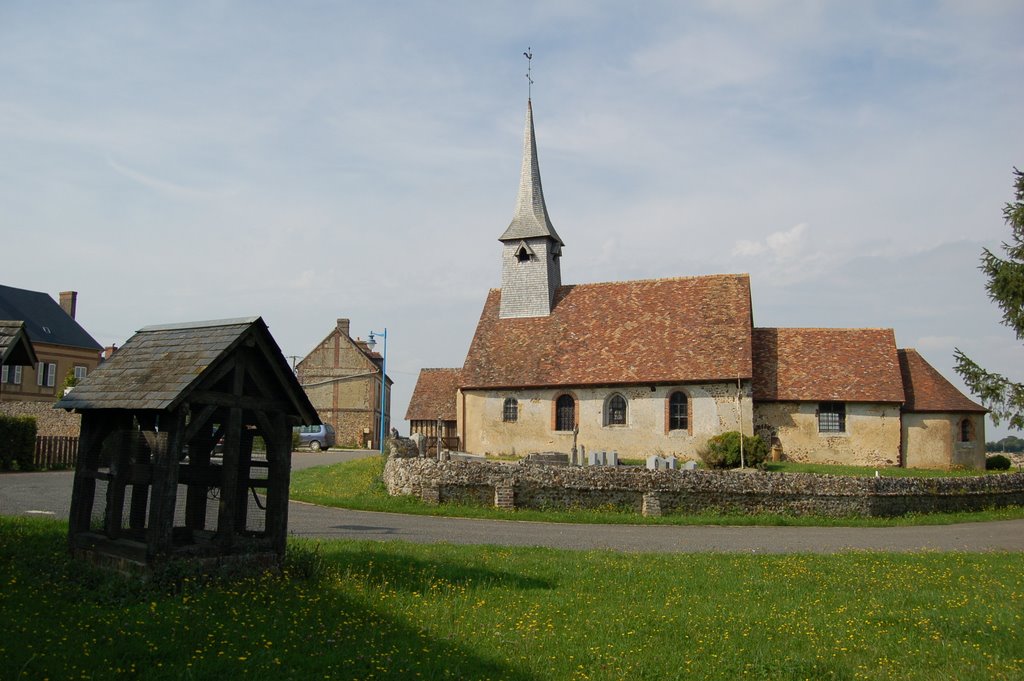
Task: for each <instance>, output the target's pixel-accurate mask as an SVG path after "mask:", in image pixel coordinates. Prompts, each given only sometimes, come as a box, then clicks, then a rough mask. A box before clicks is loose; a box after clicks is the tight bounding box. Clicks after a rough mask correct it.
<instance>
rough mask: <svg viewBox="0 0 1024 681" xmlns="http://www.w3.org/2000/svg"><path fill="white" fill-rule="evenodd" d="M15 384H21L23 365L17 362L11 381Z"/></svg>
mask: <svg viewBox="0 0 1024 681" xmlns="http://www.w3.org/2000/svg"><path fill="white" fill-rule="evenodd" d="M11 383H12V384H13V385H21V365H20V364H17V365H15V367H14V380H13V381H11Z"/></svg>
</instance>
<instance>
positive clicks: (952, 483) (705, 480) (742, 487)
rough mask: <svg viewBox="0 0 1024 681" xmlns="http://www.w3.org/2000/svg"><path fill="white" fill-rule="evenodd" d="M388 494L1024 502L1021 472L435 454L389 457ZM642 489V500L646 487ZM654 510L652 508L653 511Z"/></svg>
mask: <svg viewBox="0 0 1024 681" xmlns="http://www.w3.org/2000/svg"><path fill="white" fill-rule="evenodd" d="M384 483H385V484H386V486H387V489H388V493H389V494H391V495H399V494H406V495H412V496H417V497H420V498H430V500H431V501H433V500H434V497H435V495H436V499H437V502H438V503H444V502H446V501H461V502H466V501H476V502H480V503H483V504H494V503H495V500H496V499H497V496H496V495H495V489H496V488H500V489H507V488H509V487H511V488H512V490H513V507H514V508H599V507H608V506H611V507H619V508H625V509H629V510H632V511H635V512H636V513H643V512H644V511H645V510H646V511H647V512H648V514H650V515H655V514H666V513H694V512H700V511H705V510H716V511H724V512H731V513H791V514H796V515H803V514H816V515H824V516H836V517H838V516H850V515H855V516H896V515H903V514H906V513H911V512H916V513H932V512H938V511H975V510H980V509H983V508H988V507H993V506H1008V505H1020V504H1024V473H1009V474H1003V475H985V476H972V477H948V478H889V477H881V478H861V477H848V476H835V475H814V474H808V473H761V472H757V473H753V472H751V473H747V472H744V473H739V472H730V471H704V470H693V471H689V470H675V471H672V470H658V471H655V470H647V469H643V468H639V467H622V466H619V467H615V468H612V467H603V466H595V467H585V468H584V467H573V466H546V465H536V464H523V463H511V464H510V463H499V462H482V463H481V462H463V461H436V460H433V459H400V458H396V457H389V458H388V460H387V463H386V464H385V466H384ZM645 495H648V496H647V503H645V501H644V496H645ZM655 509H657V513H654V512H652V511H654V510H655Z"/></svg>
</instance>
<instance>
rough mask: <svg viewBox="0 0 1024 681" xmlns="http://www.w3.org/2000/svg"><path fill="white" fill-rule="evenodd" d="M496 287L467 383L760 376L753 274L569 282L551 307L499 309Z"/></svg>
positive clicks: (465, 370)
mask: <svg viewBox="0 0 1024 681" xmlns="http://www.w3.org/2000/svg"><path fill="white" fill-rule="evenodd" d="M500 304H501V291H500V290H499V289H493V290H491V291H490V293H489V294H488V296H487V302H486V303H485V304H484V309H483V313H482V314H481V315H480V321H479V323H478V324H477V328H476V334H475V335H474V337H473V342H472V344H471V345H470V349H469V353H468V355H467V357H466V362H465V365H464V366H463V370H462V387H464V388H502V387H508V388H511V387H542V386H587V385H629V384H639V383H643V384H649V383H680V382H698V381H712V380H726V379H731V380H735V379H736V378H750V376H751V354H750V342H751V341H750V334H751V327H752V317H751V309H750V280H749V277H748V276H747V275H745V274H722V275H714V276H704V277H680V278H674V279H651V280H641V281H623V282H612V283H603V284H579V285H576V286H562V287H559V288H558V289H557V291H556V293H555V304H554V309H553V310H552V311H551V314H550V315H549V316H546V317H527V318H508V319H502V318H501V317H499V310H500Z"/></svg>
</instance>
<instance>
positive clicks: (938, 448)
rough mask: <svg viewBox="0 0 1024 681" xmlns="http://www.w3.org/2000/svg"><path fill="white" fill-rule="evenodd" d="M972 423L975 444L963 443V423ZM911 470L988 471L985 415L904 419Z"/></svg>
mask: <svg viewBox="0 0 1024 681" xmlns="http://www.w3.org/2000/svg"><path fill="white" fill-rule="evenodd" d="M964 418H968V419H970V420H971V424H972V434H973V438H974V439H973V440H971V441H969V442H959V439H960V421H961V420H962V419H964ZM903 447H904V457H905V461H906V466H907V468H956V467H960V468H973V469H983V468H985V416H984V414H927V413H907V414H904V415H903Z"/></svg>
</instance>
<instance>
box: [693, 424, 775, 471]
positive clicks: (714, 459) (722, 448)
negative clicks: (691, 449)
mask: <svg viewBox="0 0 1024 681" xmlns="http://www.w3.org/2000/svg"><path fill="white" fill-rule="evenodd" d="M698 453H699V454H700V457H701V458H702V459H703V460H704V463H705V464H706V465H707V467H708V468H738V467H739V466H740V464H741V463H743V464H744V465H746V466H749V467H751V468H756V467H757V466H760V465H761V464H762V463H764V460H765V459H766V458H768V445H766V444H765V442H764V440H762V439H761V436H760V435H754V436H750V435H744V436H743V456H742V457H741V456H740V434H739V432H738V431H735V430H732V431H729V432H728V433H722V434H720V435H715V436H714V437H712V438H709V439H708V442H707V444H706V445H705V446H704V448H703V449H701V450H700V451H699V452H698Z"/></svg>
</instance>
